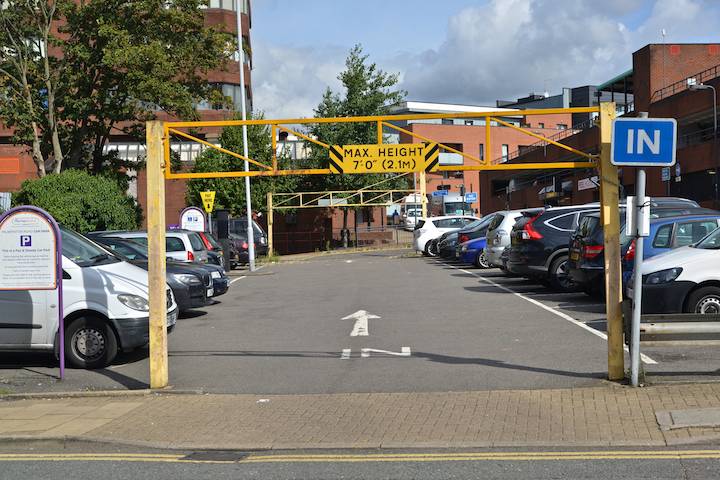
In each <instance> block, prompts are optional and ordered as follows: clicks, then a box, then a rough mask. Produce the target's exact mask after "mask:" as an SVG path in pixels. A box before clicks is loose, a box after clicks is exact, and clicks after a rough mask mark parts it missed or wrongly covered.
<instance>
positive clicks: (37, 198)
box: [13, 170, 142, 233]
mask: <svg viewBox="0 0 720 480" xmlns="http://www.w3.org/2000/svg"><path fill="white" fill-rule="evenodd" d="M13 204H15V205H35V206H37V207H40V208H42V209H44V210H46V211H47V212H48V213H50V215H52V216H53V217H55V220H57V221H58V223H60V224H62V225H64V226H66V227H68V228H71V229H73V230H76V231H78V232H81V233H85V232H92V231H94V230H128V229H135V228H137V226H138V224H139V223H140V220H141V218H142V214H141V210H140V207H139V206H138V204H137V202H136V201H135V199H133V198H132V197H130V196H128V195H127V194H125V192H123V191H122V190H121V188H120V186H119V185H118V183H117V182H116V181H114V180H113V179H111V178H108V177H105V176H102V175H90V174H89V173H87V172H84V171H82V170H65V171H64V172H62V173H58V174H51V175H47V176H45V177H43V178H39V179H37V180H26V181H25V182H23V184H22V187H21V189H20V191H19V192H18V193H17V194H16V195H13Z"/></svg>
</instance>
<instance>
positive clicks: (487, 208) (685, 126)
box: [480, 44, 720, 213]
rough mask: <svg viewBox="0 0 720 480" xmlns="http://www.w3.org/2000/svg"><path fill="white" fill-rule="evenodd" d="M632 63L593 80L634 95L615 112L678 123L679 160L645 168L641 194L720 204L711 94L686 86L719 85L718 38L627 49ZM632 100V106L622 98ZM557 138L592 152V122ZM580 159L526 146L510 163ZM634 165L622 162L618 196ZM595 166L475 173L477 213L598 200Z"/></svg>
mask: <svg viewBox="0 0 720 480" xmlns="http://www.w3.org/2000/svg"><path fill="white" fill-rule="evenodd" d="M632 64H633V68H632V70H629V71H627V72H625V73H623V74H622V75H619V76H618V77H615V78H613V79H612V80H610V81H608V82H606V83H605V84H603V85H599V86H598V89H599V90H602V91H604V92H610V93H611V96H612V98H615V99H616V100H618V99H622V98H625V96H626V95H632V98H633V103H634V104H633V105H632V108H631V109H630V108H628V109H627V110H628V111H627V112H625V111H623V110H622V109H620V110H621V111H620V112H619V113H620V114H624V115H628V116H636V114H637V112H642V111H645V112H648V114H649V116H650V117H671V118H675V119H676V120H677V122H678V149H677V167H676V168H673V169H671V171H669V172H667V171H666V172H665V173H666V177H665V178H667V180H663V177H662V173H663V172H662V169H660V168H653V169H648V170H647V194H648V195H650V196H665V195H671V196H681V197H686V198H690V199H693V200H697V201H698V202H700V203H701V204H702V205H703V206H708V207H712V206H714V207H716V208H717V207H720V204H719V203H718V202H717V193H716V178H717V174H718V172H720V169H718V153H719V152H718V147H717V142H716V136H715V133H716V132H715V130H714V126H713V115H714V107H716V106H714V105H713V95H712V92H711V91H710V90H692V89H690V88H689V86H688V85H689V84H688V79H692V80H691V82H690V83H696V84H700V83H704V84H707V85H710V86H713V87H716V88H720V44H682V45H665V44H662V45H660V44H651V45H646V46H645V47H643V48H641V49H640V50H638V51H636V52H634V53H633V56H632ZM628 106H630V105H628ZM572 133H573V134H572V135H570V136H568V137H567V138H565V139H562V140H561V142H563V143H567V144H568V145H571V146H573V147H575V148H578V149H580V150H582V151H585V152H590V153H596V152H598V129H597V127H596V126H587V128H582V129H580V130H579V131H577V132H572ZM575 159H578V157H577V156H575V155H573V154H571V153H570V152H567V151H565V150H562V149H559V148H556V147H553V146H548V147H544V148H539V149H533V150H531V151H527V152H526V153H525V154H523V155H520V156H518V157H517V158H514V159H512V160H511V161H513V162H523V163H527V162H552V161H569V160H575ZM635 171H636V169H635V168H627V167H625V168H622V169H620V180H621V185H622V187H621V195H631V194H633V193H634V189H635ZM596 175H597V171H595V170H594V169H587V170H554V171H547V170H546V171H523V172H517V173H515V172H512V173H510V172H487V173H483V174H482V175H481V190H480V191H481V205H482V211H483V213H488V212H492V211H495V210H499V209H503V208H525V207H531V206H540V205H543V204H578V203H584V202H590V201H596V200H598V197H599V194H598V189H597V185H596V183H595V181H594V177H595V176H596Z"/></svg>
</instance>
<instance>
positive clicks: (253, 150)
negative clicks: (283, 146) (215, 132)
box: [187, 114, 300, 215]
mask: <svg viewBox="0 0 720 480" xmlns="http://www.w3.org/2000/svg"><path fill="white" fill-rule="evenodd" d="M253 118H255V119H260V118H264V116H263V114H257V115H253ZM247 130H248V132H247V136H248V155H249V158H251V159H253V160H256V161H258V162H261V163H264V164H266V165H270V164H271V162H272V137H271V135H270V127H268V126H267V125H250V126H248V127H247ZM219 140H220V145H221V146H222V147H223V148H225V149H227V150H230V151H232V152H236V153H239V154H242V153H243V138H242V127H235V126H233V127H225V128H224V129H223V131H222V134H221V135H220V139H219ZM277 161H278V168H280V169H285V168H289V164H290V159H289V158H288V157H287V156H286V155H282V154H281V155H278V158H277ZM250 168H251V170H257V169H258V167H257V166H253V165H252V164H251V165H250ZM244 169H245V166H244V161H243V160H242V159H239V158H236V157H233V156H232V155H227V154H225V153H222V152H220V151H218V150H214V149H208V150H205V151H204V152H203V153H202V154H201V155H200V156H199V157H198V158H197V160H196V161H195V166H194V167H193V170H192V171H193V172H232V171H242V170H244ZM299 182H300V178H298V177H292V176H278V177H252V178H251V179H250V202H251V204H252V208H253V211H262V212H264V211H266V210H267V193H268V192H292V191H295V188H296V187H297V185H298V184H299ZM207 190H214V191H215V192H216V193H215V209H216V210H220V209H228V210H230V212H231V213H232V214H233V215H244V214H245V179H244V178H211V179H193V180H190V181H189V182H188V195H187V201H188V204H190V205H202V203H201V199H200V192H202V191H207Z"/></svg>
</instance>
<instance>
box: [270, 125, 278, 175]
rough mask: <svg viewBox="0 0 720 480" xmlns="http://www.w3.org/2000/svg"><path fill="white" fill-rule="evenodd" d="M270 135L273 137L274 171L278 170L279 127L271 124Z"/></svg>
mask: <svg viewBox="0 0 720 480" xmlns="http://www.w3.org/2000/svg"><path fill="white" fill-rule="evenodd" d="M270 136H271V137H272V140H271V141H272V169H273V172H276V171H277V169H278V168H277V167H278V164H277V138H276V137H277V127H276V126H275V125H271V126H270Z"/></svg>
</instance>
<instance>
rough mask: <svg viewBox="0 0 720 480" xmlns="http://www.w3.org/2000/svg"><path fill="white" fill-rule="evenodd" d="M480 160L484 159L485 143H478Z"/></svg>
mask: <svg viewBox="0 0 720 480" xmlns="http://www.w3.org/2000/svg"><path fill="white" fill-rule="evenodd" d="M478 158H479V159H480V160H485V145H483V144H482V143H481V144H480V155H479V156H478Z"/></svg>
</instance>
